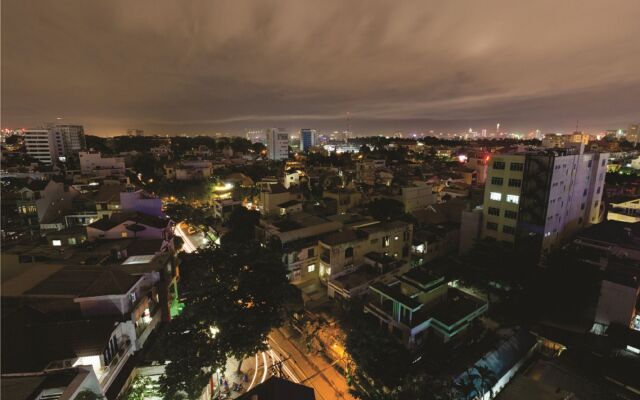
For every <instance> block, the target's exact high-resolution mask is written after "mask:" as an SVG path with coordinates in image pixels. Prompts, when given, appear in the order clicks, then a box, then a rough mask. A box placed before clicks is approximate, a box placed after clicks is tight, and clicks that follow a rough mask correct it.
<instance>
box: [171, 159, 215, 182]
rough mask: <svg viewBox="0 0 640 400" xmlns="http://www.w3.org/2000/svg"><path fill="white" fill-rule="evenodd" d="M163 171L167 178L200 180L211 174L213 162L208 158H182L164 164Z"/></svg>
mask: <svg viewBox="0 0 640 400" xmlns="http://www.w3.org/2000/svg"><path fill="white" fill-rule="evenodd" d="M164 171H165V177H166V178H167V179H169V180H178V181H194V180H202V179H207V178H209V177H210V176H211V175H212V174H213V164H212V163H211V161H209V160H183V161H180V162H178V163H169V164H167V165H165V166H164Z"/></svg>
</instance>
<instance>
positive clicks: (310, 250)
mask: <svg viewBox="0 0 640 400" xmlns="http://www.w3.org/2000/svg"><path fill="white" fill-rule="evenodd" d="M315 255H316V249H309V250H307V257H314V256H315Z"/></svg>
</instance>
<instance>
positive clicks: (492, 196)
mask: <svg viewBox="0 0 640 400" xmlns="http://www.w3.org/2000/svg"><path fill="white" fill-rule="evenodd" d="M489 198H490V199H491V200H495V201H500V200H502V193H498V192H491V193H489Z"/></svg>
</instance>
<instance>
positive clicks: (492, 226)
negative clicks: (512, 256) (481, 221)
mask: <svg viewBox="0 0 640 400" xmlns="http://www.w3.org/2000/svg"><path fill="white" fill-rule="evenodd" d="M487 229H489V230H491V231H497V230H498V224H496V223H495V222H487Z"/></svg>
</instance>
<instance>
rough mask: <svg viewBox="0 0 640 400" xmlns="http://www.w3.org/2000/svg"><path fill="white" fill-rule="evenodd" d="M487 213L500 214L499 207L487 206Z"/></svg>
mask: <svg viewBox="0 0 640 400" xmlns="http://www.w3.org/2000/svg"><path fill="white" fill-rule="evenodd" d="M489 215H500V209H499V208H495V207H489Z"/></svg>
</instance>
